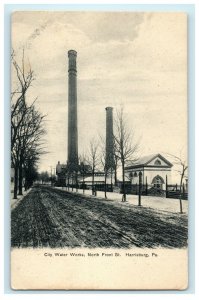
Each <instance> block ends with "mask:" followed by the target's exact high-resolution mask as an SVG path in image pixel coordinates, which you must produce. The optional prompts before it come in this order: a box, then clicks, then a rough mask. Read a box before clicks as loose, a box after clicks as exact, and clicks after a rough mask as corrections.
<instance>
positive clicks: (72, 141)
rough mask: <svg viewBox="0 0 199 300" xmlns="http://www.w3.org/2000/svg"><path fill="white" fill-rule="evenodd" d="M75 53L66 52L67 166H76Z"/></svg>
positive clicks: (72, 51) (71, 51)
mask: <svg viewBox="0 0 199 300" xmlns="http://www.w3.org/2000/svg"><path fill="white" fill-rule="evenodd" d="M76 57H77V52H76V51H75V50H69V51H68V164H69V165H71V166H74V167H76V166H78V130H77V69H76Z"/></svg>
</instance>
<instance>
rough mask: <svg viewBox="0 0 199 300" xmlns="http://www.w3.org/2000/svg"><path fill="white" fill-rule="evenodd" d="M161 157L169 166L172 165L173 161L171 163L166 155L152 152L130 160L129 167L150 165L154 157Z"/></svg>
mask: <svg viewBox="0 0 199 300" xmlns="http://www.w3.org/2000/svg"><path fill="white" fill-rule="evenodd" d="M157 157H159V158H160V159H162V160H163V161H164V162H165V163H166V164H167V165H168V166H169V167H172V166H173V165H172V163H170V162H169V161H168V160H167V159H166V158H165V157H163V156H162V155H161V154H159V153H157V154H151V155H147V156H143V157H141V158H139V159H138V160H136V161H128V163H127V167H126V168H127V169H128V168H130V167H137V166H146V165H148V164H149V163H150V162H151V161H152V160H153V159H155V158H157Z"/></svg>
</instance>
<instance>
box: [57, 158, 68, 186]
mask: <svg viewBox="0 0 199 300" xmlns="http://www.w3.org/2000/svg"><path fill="white" fill-rule="evenodd" d="M66 171H67V164H60V161H58V164H57V165H56V176H57V184H58V185H59V186H65V184H66Z"/></svg>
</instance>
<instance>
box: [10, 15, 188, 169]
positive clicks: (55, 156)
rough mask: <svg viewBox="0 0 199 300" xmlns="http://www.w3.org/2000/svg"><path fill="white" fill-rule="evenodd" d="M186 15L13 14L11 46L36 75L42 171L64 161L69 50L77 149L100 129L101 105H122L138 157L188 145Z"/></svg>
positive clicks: (32, 93)
mask: <svg viewBox="0 0 199 300" xmlns="http://www.w3.org/2000/svg"><path fill="white" fill-rule="evenodd" d="M186 26H187V19H186V15H185V14H183V13H124V12H122V13H102V12H98V13H92V12H73V13H70V12H16V13H14V14H13V17H12V45H13V48H14V49H15V51H16V54H17V57H18V58H20V56H21V53H22V47H24V46H25V51H26V56H27V57H28V58H29V61H30V62H31V66H32V69H33V70H34V71H35V74H36V80H35V81H34V85H33V87H32V88H31V90H30V91H29V96H30V101H31V100H33V99H34V97H36V96H38V102H37V105H38V108H39V109H40V110H41V111H42V112H43V113H44V114H47V115H48V116H47V121H46V129H47V137H46V148H47V150H48V151H49V153H48V154H46V155H45V156H43V157H42V158H41V160H40V170H47V171H49V170H50V167H49V166H53V167H55V165H56V163H57V161H58V160H60V161H61V162H66V159H67V99H68V77H67V76H68V56H67V52H68V50H70V49H75V50H76V51H77V52H78V53H77V71H78V73H77V76H78V77H77V78H78V83H77V92H78V130H79V152H82V151H83V150H84V151H85V150H86V148H87V145H88V143H89V141H90V139H91V138H92V137H93V136H95V135H98V134H103V133H104V132H105V107H106V106H113V107H114V108H117V107H118V106H119V105H120V104H121V103H123V104H124V106H125V110H126V114H127V118H128V121H129V126H130V127H131V128H132V129H134V130H135V131H136V134H137V136H142V140H141V153H140V154H141V155H148V154H151V153H161V154H163V155H164V153H165V152H169V153H172V154H175V155H179V153H180V151H181V149H182V148H183V149H185V152H186V145H187V86H186V82H187V65H186V63H187V62H186V60H187V51H186V50H187V49H186V47H187V39H186V38H187V33H186Z"/></svg>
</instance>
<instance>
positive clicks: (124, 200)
mask: <svg viewBox="0 0 199 300" xmlns="http://www.w3.org/2000/svg"><path fill="white" fill-rule="evenodd" d="M122 185H123V197H122V201H123V202H126V187H125V170H124V161H122Z"/></svg>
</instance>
